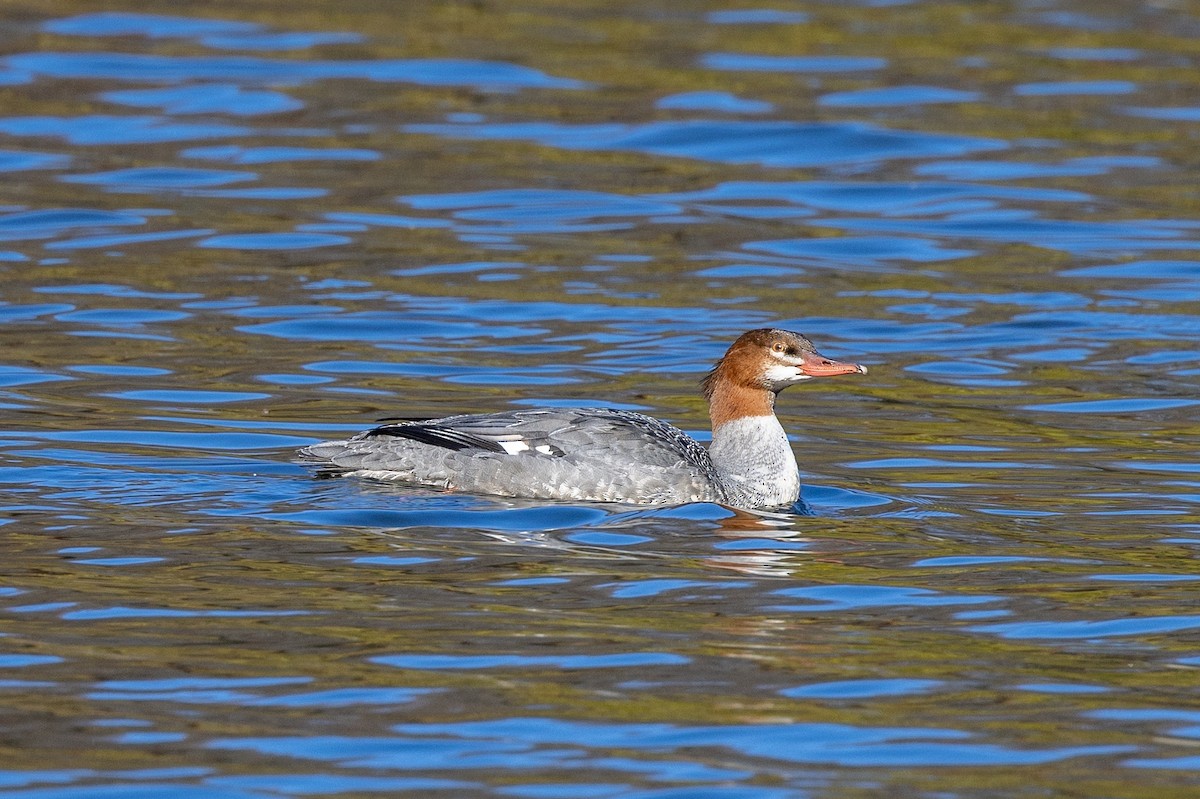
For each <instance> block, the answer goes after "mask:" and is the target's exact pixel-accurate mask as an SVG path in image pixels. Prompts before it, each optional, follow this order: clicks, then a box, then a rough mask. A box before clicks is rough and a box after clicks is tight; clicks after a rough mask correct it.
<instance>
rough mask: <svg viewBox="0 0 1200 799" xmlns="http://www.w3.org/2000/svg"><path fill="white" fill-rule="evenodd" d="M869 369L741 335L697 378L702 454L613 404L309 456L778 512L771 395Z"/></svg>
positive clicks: (335, 463)
mask: <svg viewBox="0 0 1200 799" xmlns="http://www.w3.org/2000/svg"><path fill="white" fill-rule="evenodd" d="M866 371H867V368H866V367H865V366H861V365H859V364H856V363H841V362H838V361H833V360H830V359H828V358H826V357H824V356H823V355H821V354H820V353H818V352H817V350H816V348H815V347H814V346H813V345H812V342H811V341H809V340H808V339H807V338H805V337H804V336H801V335H800V334H798V333H792V332H790V331H788V330H777V329H772V328H762V329H759V330H751V331H749V332H748V333H743V334H742V335H741V336H740V337H739V338H738V339H737V341H735V342H734V343H733V345H732V346H731V347H730V348H729V350H728V351H727V352H726V353H725V355H724V357H722V358H721V360H719V361H717V363H716V365H715V366H714V367H713V368H712V371H710V372H709V373H708V375H707V376H706V377H705V378H704V379H703V381H701V387H702V388H703V390H704V396H705V398H706V399H707V400H708V406H709V416H710V417H711V418H712V430H713V435H712V444H711V445H710V446H709V447H708V449H705V448H704V447H703V446H701V445H700V443H699V442H697V441H696V440H695V439H693V438H692V437H691V436H689V435H688V434H687V433H684V432H683V431H682V430H680V429H678V428H676V427H673V426H671V425H669V424H666V423H665V422H660V421H659V420H658V419H654V418H652V417H650V416H645V415H644V414H640V413H634V412H632V411H624V410H616V409H613V408H572V409H565V408H539V409H535V410H517V411H502V412H500V413H483V414H463V415H460V416H446V417H443V418H441V419H429V420H426V421H414V422H407V421H406V422H399V423H393V424H384V425H381V426H379V427H376V428H374V429H371V430H367V431H365V432H362V433H359V434H358V435H356V436H354V437H353V438H350V439H348V440H345V441H326V442H323V443H320V444H314V445H312V446H310V447H305V448H304V449H302V450H301V451H300V454H301V456H302V457H303V458H305V459H307V460H313V461H321V462H323V463H325V464H326V465H328V466H331V467H334V468H336V469H338V470H339V471H342V472H345V473H347V474H350V475H353V476H357V477H368V478H374V479H380V480H395V481H400V482H406V483H415V484H418V485H424V486H432V487H436V488H444V489H449V490H455V491H467V492H471V493H477V494H498V495H501V496H509V497H527V498H532V499H555V500H584V501H591V502H623V503H630V504H637V505H679V504H684V503H687V502H716V503H720V504H723V505H729V506H732V507H736V508H779V507H785V506H791V505H793V504H794V503H795V502H796V500H797V499H799V497H800V475H799V473H798V470H797V466H796V456H795V454H794V453H793V452H792V448H791V445H790V444H789V443H788V439H787V434H786V433H784V431H783V427H782V426H781V425H780V424H779V420H778V419H777V418H775V395H776V394H778V393H779V392H780V391H782V390H783V389H785V388H787V387H788V386H790V385H793V384H795V383H799V382H800V381H801V380H808V379H810V378H813V377H825V376H828V375H841V374H850V373H854V372H858V373H860V374H865V373H866Z"/></svg>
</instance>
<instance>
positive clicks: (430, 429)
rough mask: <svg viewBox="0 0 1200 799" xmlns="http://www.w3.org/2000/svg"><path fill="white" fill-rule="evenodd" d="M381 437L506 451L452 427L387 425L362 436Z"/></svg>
mask: <svg viewBox="0 0 1200 799" xmlns="http://www.w3.org/2000/svg"><path fill="white" fill-rule="evenodd" d="M380 436H391V437H394V438H409V439H412V440H413V441H420V442H421V443H422V444H429V445H431V446H434V447H443V448H445V449H452V450H455V451H457V450H462V449H481V450H484V451H486V452H505V451H506V450H505V449H504V447H502V446H500V445H499V444H498V443H496V442H495V441H492V440H490V439H486V438H480V437H479V436H473V435H471V434H470V433H464V432H463V431H461V430H455V429H454V428H452V427H440V426H438V425H433V424H385V425H382V426H380V427H376V428H375V429H374V430H368V431H367V432H365V433H363V434H362V438H377V437H380Z"/></svg>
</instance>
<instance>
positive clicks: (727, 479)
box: [708, 413, 800, 508]
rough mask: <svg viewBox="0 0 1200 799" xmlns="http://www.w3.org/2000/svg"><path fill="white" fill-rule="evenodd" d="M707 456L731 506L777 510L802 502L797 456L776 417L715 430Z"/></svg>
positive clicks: (749, 418)
mask: <svg viewBox="0 0 1200 799" xmlns="http://www.w3.org/2000/svg"><path fill="white" fill-rule="evenodd" d="M708 452H709V455H710V456H712V460H713V465H714V466H715V467H716V469H717V473H718V474H720V476H721V481H722V483H723V484H724V486H725V491H726V494H727V499H728V502H729V504H730V505H733V506H735V507H739V508H775V507H781V506H784V505H791V504H793V503H794V502H795V501H796V500H797V499H799V498H800V475H799V473H798V471H797V467H796V455H795V453H793V452H792V445H791V444H789V443H788V440H787V434H786V433H784V432H783V426H782V425H780V424H779V420H778V419H776V418H775V414H773V413H772V414H767V415H766V416H742V417H740V418H738V419H733V420H731V421H728V422H725V423H724V424H722V425H721V426H720V427H718V428H717V429H715V430H713V438H712V444H710V445H709V447H708Z"/></svg>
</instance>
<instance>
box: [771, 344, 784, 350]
mask: <svg viewBox="0 0 1200 799" xmlns="http://www.w3.org/2000/svg"><path fill="white" fill-rule="evenodd" d="M771 349H773V350H775V351H776V352H783V351H784V349H785V347H784V346H783V342H782V341H776V342H775V343H774V344H773V345H772V346H771Z"/></svg>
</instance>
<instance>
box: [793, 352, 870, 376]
mask: <svg viewBox="0 0 1200 799" xmlns="http://www.w3.org/2000/svg"><path fill="white" fill-rule="evenodd" d="M803 359H804V361H803V363H801V364H800V368H801V369H802V370H804V374H806V375H809V376H810V377H829V376H831V375H849V374H854V373H856V372H857V373H858V374H862V375H865V374H866V373H867V367H865V366H863V365H862V364H860V363H849V362H847V361H834V360H831V359H829V358H826V357H825V356H824V355H822V354H820V353H819V352H805V353H804V354H803Z"/></svg>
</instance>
